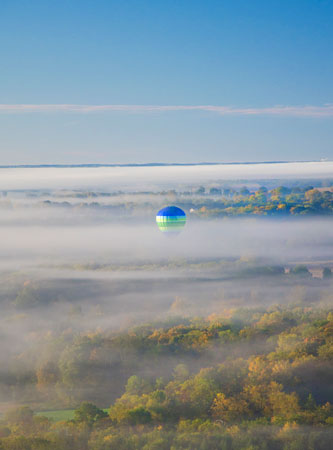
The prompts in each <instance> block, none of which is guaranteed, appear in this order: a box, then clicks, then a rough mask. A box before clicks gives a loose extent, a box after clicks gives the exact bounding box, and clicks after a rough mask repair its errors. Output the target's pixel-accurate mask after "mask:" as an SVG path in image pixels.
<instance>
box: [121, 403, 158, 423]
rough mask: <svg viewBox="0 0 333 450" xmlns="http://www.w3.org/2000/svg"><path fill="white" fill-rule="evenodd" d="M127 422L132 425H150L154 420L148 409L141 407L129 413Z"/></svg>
mask: <svg viewBox="0 0 333 450" xmlns="http://www.w3.org/2000/svg"><path fill="white" fill-rule="evenodd" d="M127 420H128V422H129V423H130V424H131V425H140V424H147V423H150V422H151V420H152V418H151V414H150V412H149V411H148V410H147V409H145V408H143V407H142V406H139V407H138V408H134V409H131V410H129V411H128V413H127Z"/></svg>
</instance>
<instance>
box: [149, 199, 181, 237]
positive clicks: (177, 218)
mask: <svg viewBox="0 0 333 450" xmlns="http://www.w3.org/2000/svg"><path fill="white" fill-rule="evenodd" d="M156 222H157V225H158V228H159V229H160V230H161V231H163V233H166V234H170V235H174V234H177V233H179V232H180V231H181V230H182V229H183V228H184V226H185V224H186V214H185V212H184V211H183V210H182V209H180V208H178V206H166V207H165V208H163V209H161V210H160V211H159V212H158V213H157V215H156Z"/></svg>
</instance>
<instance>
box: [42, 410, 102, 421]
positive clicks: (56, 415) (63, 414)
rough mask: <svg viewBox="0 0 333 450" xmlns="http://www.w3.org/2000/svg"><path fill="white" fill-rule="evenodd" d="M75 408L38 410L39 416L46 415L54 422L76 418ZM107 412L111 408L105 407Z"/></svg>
mask: <svg viewBox="0 0 333 450" xmlns="http://www.w3.org/2000/svg"><path fill="white" fill-rule="evenodd" d="M74 411H75V409H57V410H54V411H38V412H37V413H36V415H37V416H45V417H47V418H48V419H50V420H53V421H54V422H60V421H62V420H72V419H74ZM104 411H105V412H107V413H108V412H109V409H104Z"/></svg>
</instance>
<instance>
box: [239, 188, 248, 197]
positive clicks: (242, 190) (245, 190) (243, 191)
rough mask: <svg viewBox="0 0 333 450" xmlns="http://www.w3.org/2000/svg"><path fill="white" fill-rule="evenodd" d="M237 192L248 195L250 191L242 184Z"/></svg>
mask: <svg viewBox="0 0 333 450" xmlns="http://www.w3.org/2000/svg"><path fill="white" fill-rule="evenodd" d="M239 193H240V194H241V195H244V196H246V195H250V191H249V190H248V188H247V187H246V186H243V187H242V188H241V190H240V191H239Z"/></svg>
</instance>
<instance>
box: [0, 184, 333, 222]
mask: <svg viewBox="0 0 333 450" xmlns="http://www.w3.org/2000/svg"><path fill="white" fill-rule="evenodd" d="M26 195H27V196H28V197H29V198H30V197H34V196H36V197H37V198H38V194H36V193H35V194H33V195H32V194H31V193H27V194H26ZM43 195H44V194H43V193H40V196H43ZM46 197H49V198H48V199H44V200H42V201H37V202H34V203H31V204H29V203H27V204H25V203H22V202H21V203H20V201H18V200H17V199H16V198H15V197H13V198H11V197H7V198H6V200H2V201H1V202H0V207H2V208H7V209H15V208H17V207H25V208H26V207H33V208H63V209H66V210H69V211H73V212H74V213H84V212H85V213H87V214H88V215H89V213H92V212H94V211H96V210H98V211H99V212H101V213H104V214H106V215H108V214H110V215H112V216H113V217H114V218H118V219H119V218H122V217H136V218H140V219H143V218H145V217H147V216H149V217H150V216H151V215H154V214H155V213H156V211H157V210H158V208H160V207H162V206H164V205H165V204H170V203H171V204H174V203H176V204H177V205H178V206H180V207H181V208H183V209H185V210H186V212H187V213H188V214H190V215H192V216H193V217H199V218H205V217H206V218H207V217H211V218H214V217H226V216H247V215H259V216H284V215H292V216H298V215H301V216H304V215H332V213H333V191H332V188H314V187H313V186H303V187H301V186H297V187H292V188H291V187H286V186H279V187H276V188H274V189H267V188H266V187H265V186H261V187H260V188H259V189H257V190H249V189H248V188H247V187H245V186H244V187H243V188H240V189H238V190H235V189H232V188H215V187H214V188H209V189H207V188H205V187H203V186H201V187H199V188H198V189H196V190H193V191H186V192H177V191H175V190H170V191H163V192H142V193H129V194H124V193H121V192H119V193H95V192H73V193H68V194H65V193H62V194H61V193H58V192H54V193H48V194H47V195H46ZM100 198H101V200H99V199H100ZM78 199H81V200H82V201H80V202H78V201H77V200H78ZM17 202H18V203H17Z"/></svg>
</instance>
